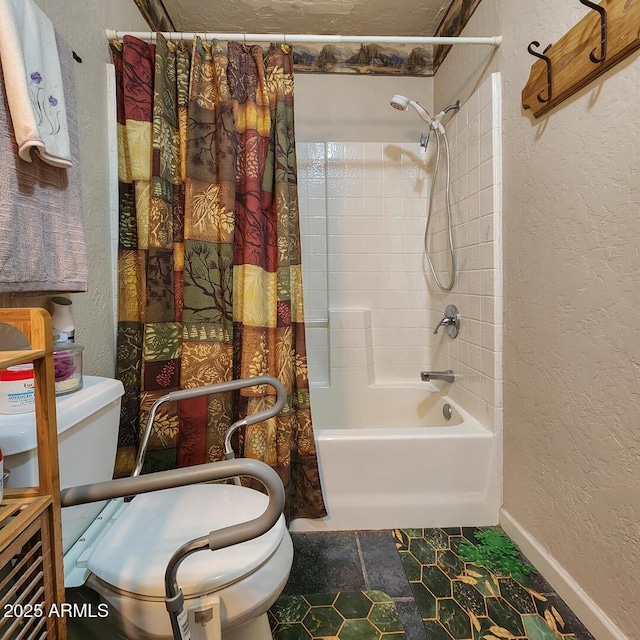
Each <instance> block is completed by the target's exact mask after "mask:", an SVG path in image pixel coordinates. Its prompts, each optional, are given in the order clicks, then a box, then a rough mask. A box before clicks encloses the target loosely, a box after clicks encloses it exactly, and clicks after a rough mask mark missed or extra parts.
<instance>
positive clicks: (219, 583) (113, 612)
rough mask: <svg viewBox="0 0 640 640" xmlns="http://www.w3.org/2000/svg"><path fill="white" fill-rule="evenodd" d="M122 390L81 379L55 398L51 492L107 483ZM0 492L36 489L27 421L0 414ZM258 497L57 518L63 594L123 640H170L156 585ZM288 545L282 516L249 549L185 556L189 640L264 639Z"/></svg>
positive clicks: (260, 499)
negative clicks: (1, 488)
mask: <svg viewBox="0 0 640 640" xmlns="http://www.w3.org/2000/svg"><path fill="white" fill-rule="evenodd" d="M122 394H123V387H122V383H121V382H119V381H117V380H111V379H109V378H99V377H94V376H85V377H84V378H83V387H82V389H81V390H79V391H76V392H74V393H72V394H69V395H67V396H60V397H58V398H56V405H57V422H58V442H59V459H60V486H61V488H66V487H69V486H77V485H81V484H88V483H91V482H102V481H105V480H110V479H111V477H112V474H113V465H114V462H115V454H116V446H117V436H118V422H119V416H120V398H121V396H122ZM0 447H1V448H2V450H3V453H4V456H5V468H7V469H10V470H11V475H10V477H9V480H8V482H7V486H9V487H12V486H13V487H18V486H32V485H34V484H36V483H37V478H38V470H37V458H36V439H35V416H34V414H33V413H31V414H20V415H0ZM266 504H267V496H265V495H264V494H262V493H260V492H258V491H254V490H252V489H248V488H245V487H240V486H236V485H232V484H199V485H189V486H185V487H177V488H172V489H164V490H161V491H155V492H152V493H147V494H141V495H139V496H136V497H134V498H133V500H131V501H129V502H125V501H124V500H122V499H117V500H111V501H109V502H102V503H91V504H86V505H79V506H75V507H66V508H64V509H63V510H62V528H63V551H64V554H65V555H64V558H65V561H64V566H65V586H66V587H76V586H81V585H82V584H86V585H87V586H89V587H91V588H92V589H93V590H94V591H96V592H97V593H98V594H99V595H100V598H101V599H102V601H103V602H105V603H106V604H107V605H108V608H109V615H108V619H109V621H110V622H111V623H112V625H113V626H114V629H115V631H114V633H116V634H117V637H119V638H123V639H130V640H133V639H136V640H171V639H172V638H173V634H172V631H171V623H170V619H169V615H168V613H167V610H166V608H165V599H164V595H165V594H164V574H165V570H166V567H167V563H168V561H169V558H170V557H171V555H172V554H173V553H174V552H175V551H176V550H177V549H178V548H179V547H180V546H181V545H182V544H183V543H185V542H187V541H189V540H192V539H194V538H198V537H200V536H203V535H206V534H208V533H209V531H212V530H216V529H220V528H223V527H227V526H231V525H233V524H239V523H242V522H247V521H248V520H251V519H253V518H256V517H258V516H259V515H260V514H261V513H263V511H264V510H265V508H266ZM292 561H293V546H292V543H291V537H290V535H289V532H288V530H287V527H286V524H285V521H284V517H283V516H281V517H280V519H279V520H278V522H277V523H276V524H275V525H274V526H273V527H272V528H271V529H270V530H269V531H267V533H265V534H264V535H262V536H260V537H259V538H256V539H255V540H249V541H248V542H244V543H241V544H239V545H235V546H233V547H228V548H226V549H220V550H218V551H214V552H211V551H202V552H198V553H194V554H193V555H191V556H189V557H188V558H187V559H186V560H185V561H184V562H183V563H182V564H181V566H180V568H179V570H178V584H179V586H180V588H181V590H182V592H183V593H184V597H185V605H184V609H185V614H186V615H187V618H188V620H189V627H190V633H191V638H192V639H193V640H271V631H270V628H269V622H268V619H267V613H266V612H267V610H268V609H269V607H270V606H271V605H272V604H273V603H274V602H275V600H276V598H277V597H278V596H279V595H280V593H281V591H282V589H283V588H284V585H285V583H286V581H287V579H288V577H289V571H290V569H291V564H292Z"/></svg>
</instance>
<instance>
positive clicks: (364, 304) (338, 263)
mask: <svg viewBox="0 0 640 640" xmlns="http://www.w3.org/2000/svg"><path fill="white" fill-rule="evenodd" d="M297 151H298V184H299V194H300V211H301V235H302V250H303V273H304V285H305V313H306V318H307V323H308V327H309V328H308V332H307V336H308V349H309V367H310V378H311V381H312V383H315V384H329V383H334V384H336V383H340V384H346V383H348V384H354V385H360V384H372V383H374V382H377V383H388V382H408V381H411V382H419V372H420V370H421V369H422V368H424V367H425V366H426V365H427V364H428V357H429V346H430V345H429V335H428V328H427V323H426V309H427V295H428V294H427V291H426V288H425V284H424V277H423V274H422V265H421V258H420V255H421V247H422V241H421V229H422V226H423V224H424V203H425V196H426V195H427V194H428V188H429V174H428V173H427V172H425V170H424V167H425V164H426V163H427V162H428V159H427V158H426V157H425V156H423V155H422V154H421V152H420V148H419V145H418V144H417V143H415V144H406V143H404V144H395V143H378V142H365V143H362V142H357V143H343V142H327V143H301V144H298V145H297ZM323 324H324V326H323Z"/></svg>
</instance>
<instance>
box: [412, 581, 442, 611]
mask: <svg viewBox="0 0 640 640" xmlns="http://www.w3.org/2000/svg"><path fill="white" fill-rule="evenodd" d="M411 590H412V591H413V598H414V600H415V601H416V604H417V605H418V611H420V615H421V616H422V617H423V618H433V619H435V617H436V613H437V609H436V597H435V596H434V595H433V593H431V591H429V590H428V589H427V588H426V587H425V586H424V585H423V584H422V583H421V582H412V583H411Z"/></svg>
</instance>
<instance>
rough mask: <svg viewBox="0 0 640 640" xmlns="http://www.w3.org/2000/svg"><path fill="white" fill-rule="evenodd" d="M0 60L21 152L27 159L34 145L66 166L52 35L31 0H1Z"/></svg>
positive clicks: (46, 157)
mask: <svg viewBox="0 0 640 640" xmlns="http://www.w3.org/2000/svg"><path fill="white" fill-rule="evenodd" d="M0 60H1V61H2V68H3V70H4V82H5V88H6V91H7V100H8V101H9V111H10V113H11V120H12V122H13V130H14V132H15V136H16V141H17V143H18V153H19V154H20V157H21V158H22V159H23V160H26V161H27V162H31V148H32V147H35V148H36V149H37V151H38V153H39V154H40V157H41V158H42V160H44V161H45V162H47V163H48V164H51V165H53V166H54V167H70V166H71V150H70V146H69V131H68V128H67V111H66V108H65V102H64V87H63V85H62V75H61V73H60V60H59V59H58V50H57V48H56V36H55V32H54V30H53V25H52V24H51V20H49V18H48V17H47V16H46V15H45V14H44V13H43V12H42V11H41V9H40V8H39V7H38V6H37V5H36V4H35V3H34V2H33V1H32V0H0Z"/></svg>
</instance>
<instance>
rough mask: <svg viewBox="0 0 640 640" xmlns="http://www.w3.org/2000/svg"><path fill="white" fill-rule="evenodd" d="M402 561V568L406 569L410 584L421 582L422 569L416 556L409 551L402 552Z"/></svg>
mask: <svg viewBox="0 0 640 640" xmlns="http://www.w3.org/2000/svg"><path fill="white" fill-rule="evenodd" d="M400 560H402V566H403V567H404V570H405V573H406V574H407V578H408V579H409V581H410V582H413V581H416V580H420V577H421V575H422V567H421V566H420V563H419V562H418V561H417V560H416V558H415V556H414V555H413V554H412V553H410V552H409V551H402V552H401V553H400Z"/></svg>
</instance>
